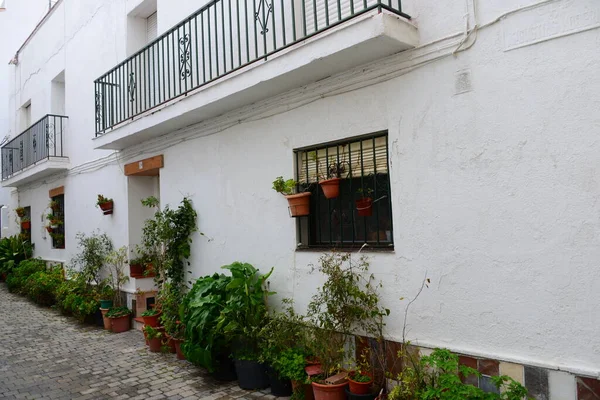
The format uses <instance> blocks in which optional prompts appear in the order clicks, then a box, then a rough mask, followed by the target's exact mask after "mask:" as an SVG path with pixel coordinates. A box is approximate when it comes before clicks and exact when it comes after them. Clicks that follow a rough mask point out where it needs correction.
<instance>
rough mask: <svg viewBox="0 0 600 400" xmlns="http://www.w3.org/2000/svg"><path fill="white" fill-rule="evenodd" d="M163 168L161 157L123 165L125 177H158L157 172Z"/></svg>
mask: <svg viewBox="0 0 600 400" xmlns="http://www.w3.org/2000/svg"><path fill="white" fill-rule="evenodd" d="M163 166H164V159H163V155H162V154H161V155H159V156H154V157H150V158H146V159H143V160H139V161H136V162H132V163H129V164H125V175H126V176H158V175H159V170H160V169H161V168H162V167H163Z"/></svg>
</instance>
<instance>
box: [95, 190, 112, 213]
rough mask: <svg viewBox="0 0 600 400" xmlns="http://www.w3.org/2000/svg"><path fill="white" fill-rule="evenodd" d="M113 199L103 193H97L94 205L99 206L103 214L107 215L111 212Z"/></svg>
mask: <svg viewBox="0 0 600 400" xmlns="http://www.w3.org/2000/svg"><path fill="white" fill-rule="evenodd" d="M113 205H114V202H113V199H109V198H108V197H104V196H103V195H101V194H99V195H98V201H96V207H100V209H101V210H102V212H103V213H104V215H109V214H112V213H113Z"/></svg>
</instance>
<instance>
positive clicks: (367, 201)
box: [356, 188, 373, 217]
mask: <svg viewBox="0 0 600 400" xmlns="http://www.w3.org/2000/svg"><path fill="white" fill-rule="evenodd" d="M372 193H373V189H371V188H367V189H365V190H363V188H359V189H358V194H359V195H360V198H359V199H357V200H356V211H358V216H359V217H370V216H371V215H373V198H372V197H371V195H372Z"/></svg>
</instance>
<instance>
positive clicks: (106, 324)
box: [100, 308, 112, 331]
mask: <svg viewBox="0 0 600 400" xmlns="http://www.w3.org/2000/svg"><path fill="white" fill-rule="evenodd" d="M100 312H101V313H102V322H104V329H106V330H107V331H110V330H112V321H111V318H108V317H107V316H106V313H107V312H108V308H101V309H100Z"/></svg>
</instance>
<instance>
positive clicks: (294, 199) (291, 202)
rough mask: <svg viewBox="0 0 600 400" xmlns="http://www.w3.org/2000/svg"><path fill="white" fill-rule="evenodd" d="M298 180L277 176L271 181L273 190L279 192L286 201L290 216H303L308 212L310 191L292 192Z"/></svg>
mask: <svg viewBox="0 0 600 400" xmlns="http://www.w3.org/2000/svg"><path fill="white" fill-rule="evenodd" d="M297 186H298V182H296V181H295V180H293V179H287V180H285V179H283V177H282V176H278V177H277V178H276V179H275V180H274V181H273V190H275V191H276V192H277V193H281V194H282V195H284V196H285V198H286V199H287V201H288V209H289V211H290V217H303V216H306V215H309V214H310V192H303V193H296V194H294V192H295V190H296V187H297Z"/></svg>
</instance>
